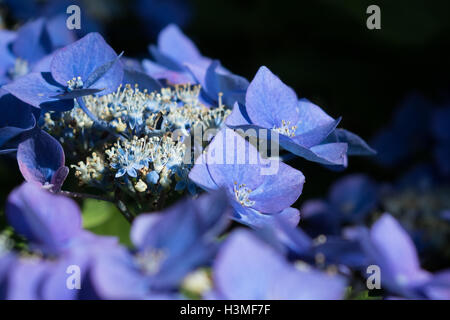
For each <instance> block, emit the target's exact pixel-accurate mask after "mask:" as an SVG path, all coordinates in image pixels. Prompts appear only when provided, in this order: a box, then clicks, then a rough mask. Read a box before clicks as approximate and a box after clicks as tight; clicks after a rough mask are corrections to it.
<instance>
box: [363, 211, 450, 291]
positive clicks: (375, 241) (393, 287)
mask: <svg viewBox="0 0 450 320" xmlns="http://www.w3.org/2000/svg"><path fill="white" fill-rule="evenodd" d="M361 243H362V246H363V248H364V249H365V250H366V254H367V255H368V256H369V257H370V259H371V261H372V262H373V263H375V264H376V265H378V266H379V267H380V272H381V285H382V287H384V288H385V289H388V290H389V291H390V292H391V293H394V294H396V295H399V296H401V297H405V298H412V299H421V298H432V299H446V298H448V297H449V295H448V293H449V292H450V291H449V290H450V282H449V281H448V274H449V270H445V271H442V272H441V273H438V274H437V275H432V274H431V273H429V272H427V271H425V270H424V269H422V268H421V267H420V261H419V257H418V255H417V251H416V248H415V246H414V242H413V241H412V239H411V238H410V237H409V235H408V233H407V232H406V231H405V230H404V229H403V228H402V227H401V225H400V224H399V223H398V222H397V221H396V220H395V219H394V218H393V217H392V216H391V215H389V214H384V215H383V216H382V217H381V218H379V219H378V221H377V222H375V224H374V225H373V226H372V228H371V229H370V231H369V232H367V233H362V236H361ZM439 287H440V290H439Z"/></svg>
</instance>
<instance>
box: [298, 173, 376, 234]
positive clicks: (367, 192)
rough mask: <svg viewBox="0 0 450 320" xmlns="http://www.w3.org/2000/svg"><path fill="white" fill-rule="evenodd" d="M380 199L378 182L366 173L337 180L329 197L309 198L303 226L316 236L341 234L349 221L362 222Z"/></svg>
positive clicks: (353, 222) (303, 213) (305, 207)
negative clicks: (323, 198)
mask: <svg viewBox="0 0 450 320" xmlns="http://www.w3.org/2000/svg"><path fill="white" fill-rule="evenodd" d="M378 201H379V191H378V186H377V184H376V183H375V182H374V181H373V180H372V179H371V178H369V177H368V176H366V175H363V174H352V175H348V176H345V177H343V178H341V179H339V180H338V181H336V182H335V183H334V184H333V185H332V186H331V188H330V191H329V194H328V199H327V200H316V199H315V200H309V201H306V202H305V203H304V204H303V206H302V208H301V212H302V218H303V220H302V227H303V228H304V229H305V231H306V232H307V233H308V234H309V235H311V236H313V237H316V236H319V235H321V234H324V235H340V234H341V228H342V227H343V226H344V225H345V224H361V223H363V222H364V218H365V217H366V216H367V215H368V214H369V213H371V212H372V211H373V210H374V209H375V208H376V206H377V204H378Z"/></svg>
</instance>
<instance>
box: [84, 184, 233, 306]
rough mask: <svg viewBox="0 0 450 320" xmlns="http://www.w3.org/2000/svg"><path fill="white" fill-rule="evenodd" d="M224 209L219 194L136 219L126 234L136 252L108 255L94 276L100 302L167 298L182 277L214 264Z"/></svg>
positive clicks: (178, 204) (223, 202)
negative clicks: (196, 269)
mask: <svg viewBox="0 0 450 320" xmlns="http://www.w3.org/2000/svg"><path fill="white" fill-rule="evenodd" d="M227 208H228V203H227V199H226V197H225V196H224V194H223V192H220V191H219V192H216V193H214V194H209V195H205V196H202V197H200V198H198V199H197V200H185V201H181V202H179V203H177V204H175V205H174V206H172V207H170V208H168V209H167V210H165V211H164V212H161V213H152V214H143V215H140V216H139V217H137V218H136V220H135V221H134V222H133V226H132V230H131V239H132V241H133V243H134V245H135V246H136V249H137V251H136V252H135V253H134V254H125V253H117V254H115V255H109V257H108V258H106V259H101V260H100V261H98V263H97V265H96V267H95V268H94V270H93V279H95V286H96V288H97V289H98V292H99V294H100V296H101V297H103V298H110V299H121V298H122V299H123V298H127V299H129V298H134V299H142V298H152V299H153V298H160V297H163V296H169V295H170V294H171V291H172V290H173V289H175V288H176V287H177V286H178V285H179V284H180V282H181V280H182V279H183V278H184V276H186V275H187V274H188V273H189V272H190V271H192V270H194V269H195V268H197V267H199V266H202V265H204V264H206V263H209V262H210V261H211V259H212V258H213V256H214V253H215V252H216V249H217V243H216V241H215V240H216V236H217V235H218V234H219V233H220V232H222V231H223V230H224V228H225V227H226V225H227V220H228V219H227Z"/></svg>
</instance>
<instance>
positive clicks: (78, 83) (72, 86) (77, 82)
mask: <svg viewBox="0 0 450 320" xmlns="http://www.w3.org/2000/svg"><path fill="white" fill-rule="evenodd" d="M83 85H84V84H83V80H81V77H76V78H72V79H71V80H69V81H67V89H68V90H69V91H73V90H76V89H82V88H83Z"/></svg>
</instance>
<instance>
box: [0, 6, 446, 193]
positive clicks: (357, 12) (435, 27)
mask: <svg viewBox="0 0 450 320" xmlns="http://www.w3.org/2000/svg"><path fill="white" fill-rule="evenodd" d="M150 2H153V1H150ZM150 2H149V3H150ZM156 2H158V1H156ZM184 3H187V8H188V9H189V10H188V11H186V7H184ZM85 4H86V7H84V6H83V5H81V8H82V10H84V9H85V8H86V10H91V11H92V12H93V13H94V16H96V17H97V18H98V19H100V21H102V23H101V25H103V26H104V28H103V30H102V34H103V35H104V36H105V37H106V39H107V41H108V42H109V43H110V44H111V45H112V46H113V47H114V48H115V49H116V51H122V50H124V51H125V54H126V55H128V56H135V57H139V58H142V57H147V58H148V57H149V54H148V53H147V45H148V44H150V43H154V42H155V41H156V35H157V32H158V29H159V28H160V27H161V25H155V24H154V23H152V21H154V19H153V18H152V17H154V15H155V14H156V15H158V16H159V15H161V14H168V15H170V14H171V13H169V11H167V12H166V11H164V10H163V11H162V12H163V13H161V12H159V13H158V12H156V13H155V12H154V11H152V9H151V6H150V5H149V7H150V9H149V10H150V11H149V12H145V11H142V10H136V7H135V3H134V2H133V1H112V0H107V1H102V0H98V1H96V0H91V1H86V2H85ZM371 4H377V5H378V6H380V8H381V26H382V29H381V30H368V29H367V27H366V19H367V17H368V14H366V9H367V7H368V6H369V5H371ZM181 7H182V8H181V11H182V12H181V13H182V14H181V15H182V16H183V17H184V13H186V12H187V13H188V14H187V15H188V16H189V19H188V21H186V19H184V18H183V19H182V20H183V22H184V26H183V30H184V32H185V33H186V34H187V35H188V36H189V37H190V38H191V39H192V40H193V41H194V42H195V43H196V44H197V46H198V47H199V49H200V50H201V52H202V53H203V54H204V55H206V56H209V57H212V58H216V59H219V60H221V62H222V64H223V65H224V66H226V67H227V68H228V69H230V70H231V71H233V72H234V73H236V74H239V75H242V76H244V77H246V78H247V79H249V80H251V79H252V78H253V76H254V74H255V73H256V71H257V70H258V68H259V67H260V66H261V65H266V66H267V67H269V68H270V69H271V70H272V72H274V73H275V74H277V75H278V76H279V77H280V78H281V79H282V80H283V81H284V82H285V83H286V84H288V85H290V86H292V87H293V88H294V89H295V90H296V92H297V93H298V95H299V96H300V97H306V98H308V99H310V100H312V101H313V102H315V103H316V104H318V105H320V106H321V107H322V108H324V109H325V111H327V112H328V113H329V114H330V115H331V116H333V117H338V116H342V117H343V121H342V122H341V127H344V128H346V129H348V130H351V131H353V132H356V133H358V134H359V135H360V136H361V137H363V138H365V139H366V140H368V141H370V138H371V137H372V136H373V135H374V134H375V133H376V132H377V131H378V130H379V129H380V128H382V127H383V126H385V125H387V123H388V122H389V120H390V119H391V116H392V113H393V111H394V109H395V108H396V106H398V105H399V104H400V102H401V101H402V99H403V98H404V97H405V96H406V95H407V94H409V93H412V92H418V93H421V94H423V95H425V96H426V97H427V98H429V99H430V100H431V101H433V102H435V103H442V102H443V101H445V99H446V98H447V93H448V88H449V71H450V62H449V58H448V57H449V56H450V55H449V54H450V37H449V35H450V19H449V15H450V1H448V0H433V1H426V0H395V1H394V0H384V1H368V0H345V1H344V0H340V1H339V0H314V1H312V0H309V1H285V0H275V1H269V0H252V1H242V0H241V1H238V0H227V1H222V0H220V1H218V0H214V1H212V0H195V1H184V2H183V4H182V5H181ZM174 12H175V13H174V14H175V15H176V14H178V15H179V14H180V12H177V10H176V9H175V11H174ZM138 16H141V19H138ZM424 125H425V124H424ZM290 164H291V165H294V166H295V167H297V168H298V169H300V170H302V171H303V173H304V174H305V176H306V180H307V183H306V184H305V188H304V192H303V195H302V197H301V199H300V201H304V200H305V199H308V198H311V197H316V196H324V195H325V194H326V192H327V189H328V186H329V185H330V184H331V183H332V181H333V180H335V179H336V178H337V177H339V176H342V175H343V174H346V173H350V172H366V173H368V174H370V175H371V176H372V177H374V178H375V179H377V180H380V181H382V180H387V179H392V177H393V176H395V175H397V173H398V171H397V170H395V169H390V170H387V169H383V168H380V167H378V166H377V165H375V164H374V163H373V161H371V160H370V159H369V158H351V159H350V162H349V168H348V169H347V170H346V171H345V172H341V173H336V172H330V171H329V170H327V169H325V168H323V167H321V166H319V165H316V164H313V163H309V162H304V161H302V160H298V161H296V162H295V163H293V162H290ZM409 165H410V164H409V163H405V164H404V166H402V167H404V168H406V167H408V166H409ZM15 166H16V164H15V162H14V161H9V160H5V158H2V159H0V174H1V177H2V178H1V181H2V183H1V189H2V190H1V197H4V196H6V194H8V193H9V191H10V190H11V189H12V187H13V186H14V185H16V184H18V183H20V181H21V178H20V173H19V171H18V170H17V168H16V167H15Z"/></svg>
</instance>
